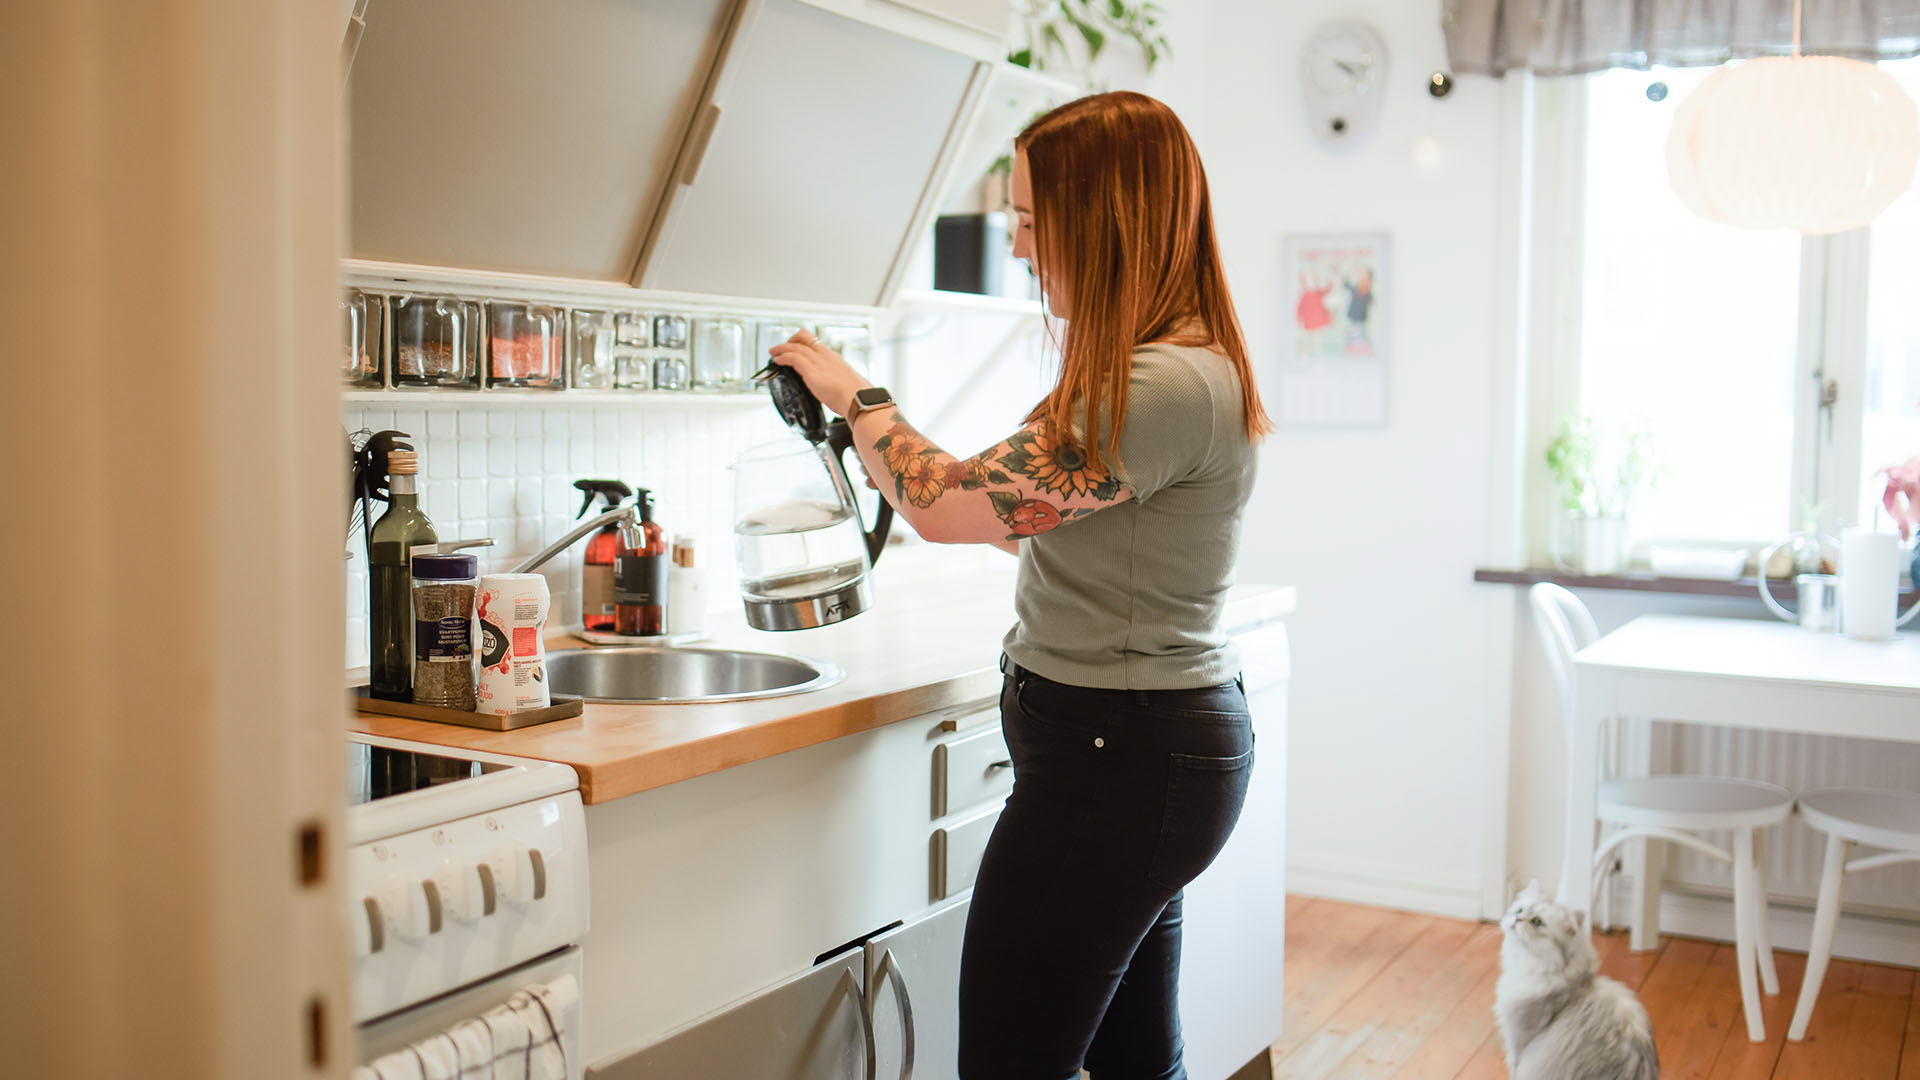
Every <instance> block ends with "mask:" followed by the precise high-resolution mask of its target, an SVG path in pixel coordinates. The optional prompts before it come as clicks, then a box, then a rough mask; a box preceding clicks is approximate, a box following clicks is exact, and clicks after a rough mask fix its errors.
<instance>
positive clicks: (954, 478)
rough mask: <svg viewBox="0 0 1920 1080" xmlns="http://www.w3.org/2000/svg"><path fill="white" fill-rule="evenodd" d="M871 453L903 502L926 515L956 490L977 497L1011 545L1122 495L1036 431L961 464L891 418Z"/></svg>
mask: <svg viewBox="0 0 1920 1080" xmlns="http://www.w3.org/2000/svg"><path fill="white" fill-rule="evenodd" d="M873 448H874V450H876V451H878V452H879V454H880V455H881V457H882V459H883V460H884V461H885V462H886V468H887V472H888V474H889V475H890V476H892V478H893V483H894V492H895V494H896V495H897V496H898V497H899V499H900V500H902V501H904V502H906V503H907V504H909V505H911V506H916V507H919V508H921V509H926V508H928V507H931V506H932V505H933V504H934V503H935V502H936V501H938V500H939V499H941V498H942V497H951V495H952V494H953V493H955V492H982V493H984V494H985V495H986V498H987V500H988V502H989V504H990V505H991V507H992V509H993V513H994V516H995V517H998V518H999V519H1000V521H1001V522H1002V523H1003V524H1004V525H1006V527H1007V531H1008V535H1007V539H1008V540H1021V539H1025V538H1026V537H1029V536H1038V535H1040V534H1041V533H1044V532H1049V531H1051V530H1053V529H1055V528H1058V527H1059V526H1061V525H1062V524H1065V523H1066V522H1069V521H1072V520H1074V519H1075V518H1079V517H1084V516H1086V515H1088V514H1091V513H1093V512H1094V511H1096V510H1099V509H1101V507H1102V506H1104V505H1105V504H1108V503H1112V502H1116V501H1118V500H1119V499H1120V498H1121V497H1122V495H1123V489H1122V487H1121V484H1120V481H1119V480H1118V479H1116V478H1115V477H1114V476H1112V475H1111V474H1110V473H1108V472H1107V471H1106V470H1104V469H1096V468H1093V467H1092V466H1091V465H1090V464H1089V463H1088V461H1087V458H1086V455H1085V454H1084V453H1082V452H1081V450H1080V448H1079V447H1078V446H1077V445H1075V444H1074V443H1073V442H1072V441H1070V440H1063V439H1060V438H1058V437H1057V436H1055V435H1054V434H1053V433H1052V432H1051V431H1048V430H1047V429H1045V428H1043V427H1040V426H1038V425H1036V426H1034V427H1029V428H1024V429H1022V430H1020V431H1017V432H1015V433H1014V434H1013V436H1012V437H1011V438H1009V439H1007V440H1006V441H1005V442H1003V443H1000V444H999V445H997V446H993V447H989V448H988V449H986V450H984V451H982V452H980V453H978V454H975V455H974V456H973V457H970V458H964V459H959V458H954V457H953V456H952V455H950V454H947V453H946V452H945V451H943V450H941V449H940V448H939V447H937V446H935V445H933V444H932V443H931V442H929V441H928V440H927V438H926V436H924V435H921V434H920V433H919V432H918V431H915V430H914V429H913V427H912V426H911V425H909V424H908V423H907V422H906V421H904V420H899V419H896V420H895V421H894V423H893V426H892V427H891V428H890V429H889V430H888V431H887V433H886V434H885V435H882V436H881V437H880V438H879V439H878V440H877V441H875V442H874V444H873Z"/></svg>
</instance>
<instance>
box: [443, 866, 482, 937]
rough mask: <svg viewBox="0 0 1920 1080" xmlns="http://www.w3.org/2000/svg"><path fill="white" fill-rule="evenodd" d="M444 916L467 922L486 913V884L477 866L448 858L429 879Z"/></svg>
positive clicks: (446, 918)
mask: <svg viewBox="0 0 1920 1080" xmlns="http://www.w3.org/2000/svg"><path fill="white" fill-rule="evenodd" d="M429 884H431V885H432V886H433V889H434V892H435V894H436V895H437V896H438V898H439V901H440V911H441V916H442V918H443V919H445V920H450V921H454V922H463V923H470V922H473V921H474V920H475V919H478V918H479V917H480V916H482V915H484V914H486V910H487V909H486V885H485V883H484V882H482V881H481V877H480V868H479V867H477V866H473V865H462V864H460V863H456V862H454V861H453V860H452V859H448V860H447V861H446V862H443V863H441V864H440V869H439V870H438V871H437V872H435V873H434V875H433V877H432V878H430V879H429Z"/></svg>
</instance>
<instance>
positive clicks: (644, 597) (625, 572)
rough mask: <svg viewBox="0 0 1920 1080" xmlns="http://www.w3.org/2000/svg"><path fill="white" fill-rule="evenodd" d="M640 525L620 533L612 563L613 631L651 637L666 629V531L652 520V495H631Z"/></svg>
mask: <svg viewBox="0 0 1920 1080" xmlns="http://www.w3.org/2000/svg"><path fill="white" fill-rule="evenodd" d="M634 505H635V506H636V507H638V508H639V510H640V522H639V524H637V525H632V526H629V527H627V528H624V529H622V530H620V547H619V551H618V552H617V553H616V554H615V556H614V560H613V618H614V632H615V633H619V634H627V635H630V636H635V637H652V636H655V635H658V634H663V633H665V632H666V628H667V562H668V560H667V531H666V530H665V529H663V528H661V527H660V523H659V522H657V521H655V520H653V493H652V492H651V491H648V490H647V489H646V488H641V489H640V490H639V491H638V492H636V493H635V496H634Z"/></svg>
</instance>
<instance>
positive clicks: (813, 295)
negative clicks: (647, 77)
mask: <svg viewBox="0 0 1920 1080" xmlns="http://www.w3.org/2000/svg"><path fill="white" fill-rule="evenodd" d="M989 74H990V65H989V64H987V63H986V62H984V61H982V60H980V59H978V58H976V57H973V56H969V55H967V54H965V53H963V52H957V51H954V50H953V49H950V48H946V47H942V46H941V45H937V44H934V43H931V42H928V41H925V40H922V39H920V38H916V37H911V36H908V35H906V34H902V33H896V32H894V31H893V30H891V29H886V28H883V27H881V26H877V25H875V24H874V22H872V21H869V20H865V19H860V18H853V17H850V16H848V15H846V14H840V13H836V12H835V11H832V10H829V9H828V8H827V7H824V6H821V5H818V4H814V3H809V2H805V0H749V2H748V3H747V4H746V6H745V8H744V10H743V12H742V14H741V16H740V17H739V20H738V21H737V23H736V24H735V26H734V28H733V31H732V33H731V35H730V36H729V39H728V41H727V44H726V46H725V50H724V54H723V59H722V61H721V66H720V69H719V72H718V74H717V76H716V78H715V79H714V81H713V83H712V85H711V87H710V90H709V93H708V94H707V96H706V97H705V98H704V100H702V102H701V103H700V106H699V108H698V110H697V112H696V118H695V121H694V126H693V129H692V133H691V135H690V136H689V138H688V140H687V143H686V146H685V148H684V149H683V151H682V154H681V157H680V160H679V162H678V163H677V165H676V167H675V172H674V176H673V183H672V185H671V187H670V189H669V191H668V193H667V197H666V199H665V201H664V202H663V204H662V205H661V208H660V211H659V215H658V217H657V218H656V220H655V222H654V224H653V227H652V228H651V230H650V232H649V236H648V239H647V241H646V244H645V247H644V250H643V252H642V255H641V269H640V272H639V275H638V277H637V279H636V281H635V283H636V284H638V285H640V286H641V287H642V288H648V289H668V290H674V291H680V292H697V293H720V294H726V295H733V296H753V297H758V298H766V299H778V300H794V301H811V302H824V303H837V304H853V305H880V304H884V303H886V302H887V301H888V299H889V298H890V297H891V295H892V293H893V292H894V291H895V290H896V289H897V288H898V286H899V283H900V281H901V279H902V277H903V276H904V274H905V272H906V264H907V262H908V260H909V259H910V258H911V256H912V247H913V244H912V242H913V241H916V240H917V239H918V238H919V236H920V234H921V232H922V231H923V230H924V228H925V226H926V223H927V221H928V220H929V219H930V218H931V215H932V214H933V212H934V210H935V208H936V203H937V201H938V197H939V195H940V191H941V187H942V184H943V182H944V179H945V176H946V173H947V169H948V167H949V166H950V164H951V162H952V160H953V158H954V156H955V155H956V154H957V153H958V150H959V146H960V144H961V142H962V140H963V139H964V137H965V135H966V131H967V127H968V121H969V120H970V118H971V116H972V113H973V109H974V107H975V105H976V104H977V102H978V100H979V98H980V96H981V94H982V93H983V92H984V90H985V87H986V84H987V81H988V77H989Z"/></svg>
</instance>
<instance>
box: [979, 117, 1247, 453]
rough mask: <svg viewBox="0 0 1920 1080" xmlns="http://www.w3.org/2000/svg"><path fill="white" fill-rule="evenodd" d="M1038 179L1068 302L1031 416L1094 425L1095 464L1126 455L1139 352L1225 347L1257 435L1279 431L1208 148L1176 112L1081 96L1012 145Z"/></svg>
mask: <svg viewBox="0 0 1920 1080" xmlns="http://www.w3.org/2000/svg"><path fill="white" fill-rule="evenodd" d="M1014 148H1015V149H1016V150H1017V151H1018V152H1021V153H1023V154H1024V155H1025V156H1026V168H1027V175H1028V178H1029V179H1030V180H1031V182H1032V187H1033V206H1032V210H1033V240H1034V262H1035V265H1036V268H1037V269H1038V271H1039V273H1040V279H1041V285H1042V286H1043V287H1044V288H1045V289H1046V291H1047V292H1048V294H1049V295H1051V296H1053V297H1055V298H1056V299H1064V300H1065V301H1066V303H1065V304H1064V305H1062V306H1064V307H1065V309H1066V312H1067V328H1066V333H1065V334H1064V336H1063V337H1062V340H1061V342H1060V354H1061V362H1060V381H1059V383H1058V384H1056V385H1055V386H1054V388H1053V390H1052V392H1051V393H1049V394H1048V395H1047V396H1046V397H1045V398H1043V399H1042V400H1041V401H1040V403H1039V404H1038V405H1035V406H1034V408H1033V411H1032V412H1031V413H1029V414H1028V416H1027V420H1028V422H1029V423H1031V422H1032V421H1035V420H1045V421H1046V422H1047V423H1048V425H1049V426H1051V427H1052V428H1053V430H1055V431H1057V432H1063V433H1064V432H1071V431H1074V430H1076V429H1077V428H1078V427H1079V424H1078V422H1077V421H1078V420H1079V419H1080V418H1081V417H1083V416H1084V417H1088V418H1093V417H1107V418H1109V420H1110V423H1109V424H1108V425H1107V427H1106V438H1105V439H1104V445H1095V444H1096V443H1100V442H1102V441H1103V440H1099V439H1096V438H1095V437H1094V435H1093V432H1094V431H1098V430H1099V428H1098V426H1093V425H1095V424H1096V423H1097V422H1093V421H1090V430H1089V431H1088V432H1087V439H1086V441H1087V443H1088V445H1086V446H1084V447H1082V450H1083V452H1084V453H1085V454H1086V456H1087V458H1088V460H1089V462H1090V463H1091V464H1092V465H1094V466H1095V467H1096V468H1098V467H1101V466H1102V465H1103V464H1104V459H1105V458H1109V457H1110V458H1114V459H1116V460H1117V459H1118V457H1119V445H1120V432H1121V429H1122V427H1123V426H1124V425H1125V424H1126V419H1127V397H1128V393H1127V391H1128V386H1129V380H1130V379H1131V377H1132V375H1133V350H1134V349H1135V348H1136V347H1137V346H1140V345H1144V344H1147V343H1148V342H1155V341H1173V342H1177V343H1180V344H1194V345H1202V346H1207V347H1210V348H1213V349H1215V350H1217V351H1219V352H1221V353H1223V354H1224V355H1225V356H1226V358H1227V360H1228V361H1229V362H1230V363H1232V364H1233V368H1234V371H1235V373H1237V374H1238V375H1239V377H1240V392H1241V397H1242V406H1243V412H1244V416H1245V423H1246V435H1247V440H1248V441H1249V442H1252V441H1256V440H1258V439H1259V438H1260V437H1261V436H1262V435H1265V434H1266V433H1268V432H1269V431H1272V430H1273V421H1272V420H1271V419H1270V418H1269V417H1268V416H1267V410H1266V408H1265V406H1263V405H1262V404H1261V403H1260V392H1259V390H1258V388H1257V387H1255V385H1254V380H1253V367H1252V364H1251V363H1250V362H1249V361H1248V359H1247V343H1246V339H1245V337H1244V336H1242V334H1241V332H1240V319H1239V317H1238V316H1237V315H1235V314H1234V310H1233V297H1232V296H1230V295H1229V294H1228V292H1227V278H1226V273H1225V271H1224V270H1223V269H1222V268H1221V265H1220V245H1219V243H1218V242H1217V241H1216V240H1215V238H1214V232H1213V207H1212V202H1211V199H1210V198H1209V196H1208V194H1207V174H1206V171H1205V170H1204V169H1202V168H1201V166H1200V152H1199V151H1198V150H1197V149H1195V148H1194V145H1193V139H1192V138H1191V137H1190V136H1189V135H1188V134H1187V129H1186V127H1185V125H1183V124H1181V123H1180V119H1179V117H1176V116H1175V115H1173V110H1172V109H1169V108H1167V106H1166V105H1164V104H1163V103H1161V102H1159V101H1156V100H1155V99H1153V98H1150V97H1148V96H1146V95H1145V94H1135V93H1131V92H1127V91H1116V92H1114V93H1108V94H1094V95H1092V96H1090V97H1083V98H1080V99H1078V100H1077V101H1070V102H1068V103H1066V104H1065V105H1062V106H1060V107H1059V108H1057V109H1054V110H1052V111H1051V112H1048V113H1046V114H1045V115H1043V116H1041V117H1039V118H1037V119H1035V120H1034V121H1033V122H1032V123H1031V124H1028V125H1027V127H1026V130H1024V131H1022V132H1021V133H1020V135H1019V137H1018V138H1016V139H1015V140H1014Z"/></svg>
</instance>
